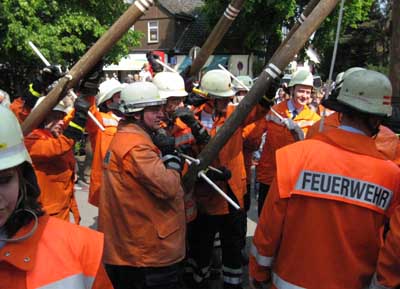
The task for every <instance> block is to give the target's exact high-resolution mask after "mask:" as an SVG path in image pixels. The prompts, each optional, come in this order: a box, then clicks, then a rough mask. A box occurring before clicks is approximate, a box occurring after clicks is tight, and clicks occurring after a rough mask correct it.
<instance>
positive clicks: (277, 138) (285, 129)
mask: <svg viewBox="0 0 400 289" xmlns="http://www.w3.org/2000/svg"><path fill="white" fill-rule="evenodd" d="M313 82H314V80H313V76H312V74H311V73H310V72H308V71H306V70H299V71H297V72H296V73H294V75H293V77H292V79H291V80H290V82H289V85H288V87H289V89H290V94H291V99H289V100H286V101H283V102H281V103H279V104H277V105H275V106H273V107H272V109H271V111H269V112H268V114H267V116H266V119H267V123H266V128H267V137H266V142H265V145H264V148H263V151H262V154H261V159H260V162H259V164H258V166H257V181H258V182H259V183H260V186H259V194H258V214H260V213H261V209H262V207H263V204H264V200H265V198H266V195H267V192H268V189H269V187H270V185H271V182H272V179H273V178H274V176H275V152H276V150H277V149H279V148H281V147H284V146H285V145H288V144H291V143H293V142H295V141H297V140H301V139H304V134H306V133H307V130H308V128H309V127H311V126H312V125H313V124H314V123H315V122H316V121H318V120H319V119H320V117H319V116H318V115H317V114H316V113H315V112H313V111H312V110H311V109H310V108H309V107H308V106H307V104H308V102H309V100H310V97H311V91H312V89H313ZM277 114H278V115H277Z"/></svg>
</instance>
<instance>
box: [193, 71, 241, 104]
mask: <svg viewBox="0 0 400 289" xmlns="http://www.w3.org/2000/svg"><path fill="white" fill-rule="evenodd" d="M200 90H202V91H205V92H207V93H208V95H209V96H210V97H211V98H225V97H232V96H234V95H235V91H233V90H232V82H231V77H230V75H229V74H228V73H227V72H225V71H223V70H221V69H214V70H210V71H208V72H207V73H206V74H204V76H203V78H202V79H201V84H200Z"/></svg>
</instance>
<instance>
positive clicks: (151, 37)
mask: <svg viewBox="0 0 400 289" xmlns="http://www.w3.org/2000/svg"><path fill="white" fill-rule="evenodd" d="M147 42H148V43H157V42H158V21H149V22H147Z"/></svg>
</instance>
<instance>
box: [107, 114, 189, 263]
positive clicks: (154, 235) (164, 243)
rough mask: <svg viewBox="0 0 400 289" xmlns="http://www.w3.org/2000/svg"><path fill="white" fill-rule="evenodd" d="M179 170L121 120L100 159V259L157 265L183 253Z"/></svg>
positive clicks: (142, 133)
mask: <svg viewBox="0 0 400 289" xmlns="http://www.w3.org/2000/svg"><path fill="white" fill-rule="evenodd" d="M183 194H184V193H183V189H182V187H181V178H180V174H179V173H178V172H177V171H175V170H172V169H167V168H166V167H165V165H164V163H163V161H162V160H161V158H160V151H159V150H158V148H157V147H156V146H155V145H154V144H153V142H152V140H151V138H150V136H149V135H148V134H147V133H146V132H145V131H144V130H143V129H142V128H140V127H139V126H138V125H135V124H129V123H126V122H123V121H121V122H120V123H119V125H118V131H117V133H116V134H115V136H114V138H113V140H112V142H111V144H110V147H109V150H108V152H107V155H106V158H105V161H104V171H103V182H102V186H101V190H100V202H99V229H100V231H102V232H105V249H104V260H103V261H104V262H105V263H106V264H113V265H126V266H135V267H163V266H168V265H171V264H175V263H177V262H179V261H181V260H182V259H183V258H184V255H185V227H186V222H185V211H184V203H183Z"/></svg>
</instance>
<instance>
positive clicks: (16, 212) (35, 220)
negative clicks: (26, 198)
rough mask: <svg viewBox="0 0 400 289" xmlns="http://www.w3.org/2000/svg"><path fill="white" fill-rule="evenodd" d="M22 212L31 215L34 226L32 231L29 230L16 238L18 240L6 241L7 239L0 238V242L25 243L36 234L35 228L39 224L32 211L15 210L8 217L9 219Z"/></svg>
mask: <svg viewBox="0 0 400 289" xmlns="http://www.w3.org/2000/svg"><path fill="white" fill-rule="evenodd" d="M23 212H28V213H30V214H32V215H33V218H34V224H33V227H32V229H31V230H30V231H29V232H28V233H26V234H25V235H23V236H21V237H18V238H10V239H8V238H0V241H4V242H8V243H17V242H22V241H25V240H27V239H29V238H30V237H32V236H33V234H34V233H35V232H36V230H37V227H38V224H39V219H38V216H37V215H36V213H35V212H34V211H32V210H29V209H17V210H15V211H14V213H13V214H12V215H11V216H10V218H11V217H12V216H14V215H16V214H18V213H23Z"/></svg>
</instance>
